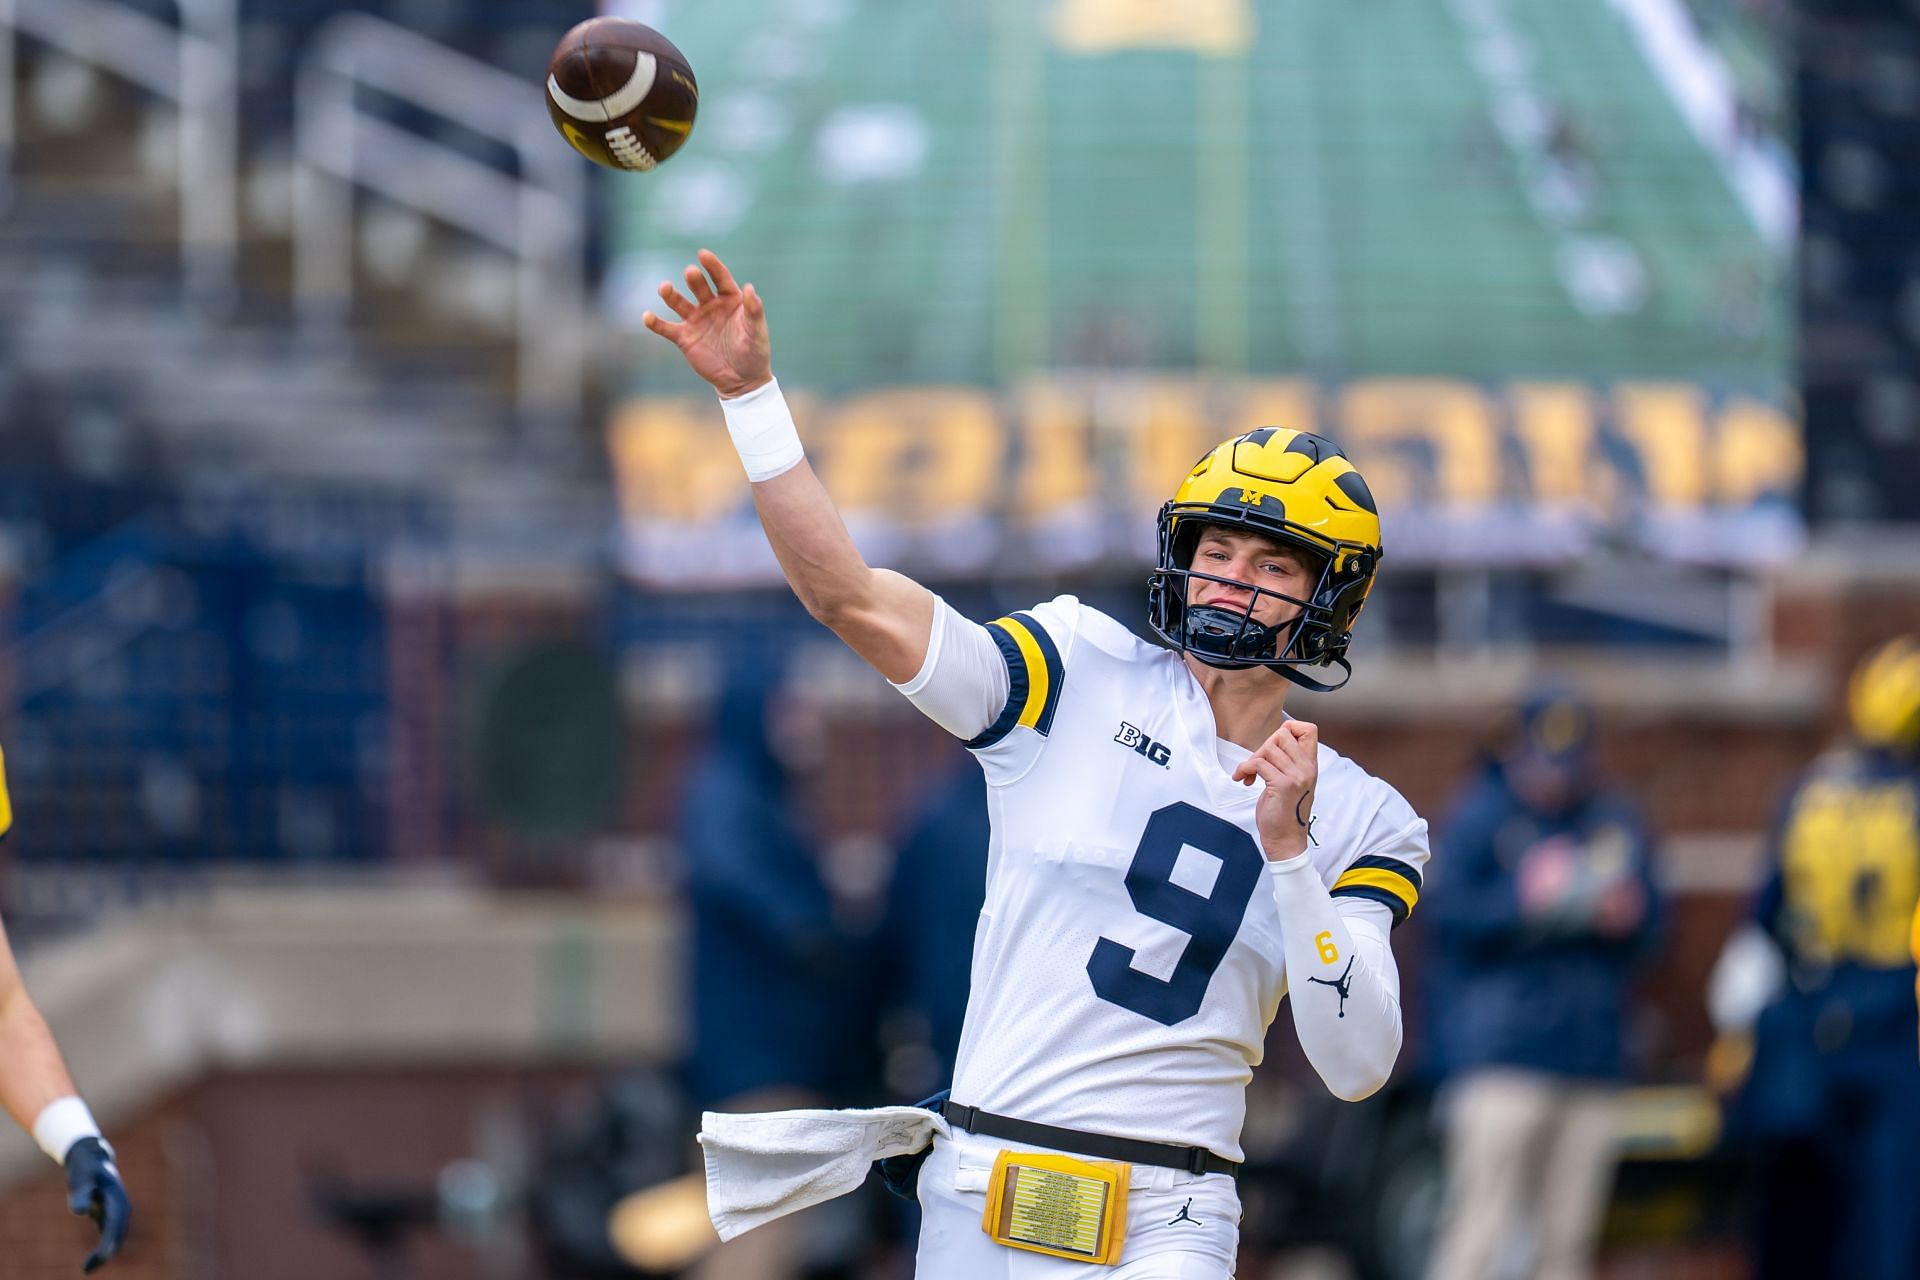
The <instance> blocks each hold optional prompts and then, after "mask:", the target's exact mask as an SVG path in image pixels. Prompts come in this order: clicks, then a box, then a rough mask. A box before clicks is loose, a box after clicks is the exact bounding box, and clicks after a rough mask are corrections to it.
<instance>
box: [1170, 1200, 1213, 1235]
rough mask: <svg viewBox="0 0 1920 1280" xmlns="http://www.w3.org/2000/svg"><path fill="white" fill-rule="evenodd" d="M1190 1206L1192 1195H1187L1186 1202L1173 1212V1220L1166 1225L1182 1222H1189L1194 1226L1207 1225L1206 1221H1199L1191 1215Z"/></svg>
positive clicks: (1191, 1204)
mask: <svg viewBox="0 0 1920 1280" xmlns="http://www.w3.org/2000/svg"><path fill="white" fill-rule="evenodd" d="M1192 1208H1193V1197H1192V1196H1188V1197H1187V1202H1186V1203H1185V1204H1183V1205H1181V1206H1180V1212H1179V1213H1176V1214H1174V1215H1173V1220H1172V1221H1171V1222H1169V1223H1167V1225H1168V1226H1170V1227H1173V1226H1178V1225H1179V1224H1181V1223H1182V1222H1191V1223H1192V1224H1193V1225H1194V1226H1196V1227H1204V1226H1206V1225H1207V1224H1206V1223H1204V1222H1202V1221H1200V1219H1198V1218H1196V1217H1194V1216H1193V1214H1192V1213H1191V1212H1190V1210H1192Z"/></svg>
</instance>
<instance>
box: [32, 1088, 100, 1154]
mask: <svg viewBox="0 0 1920 1280" xmlns="http://www.w3.org/2000/svg"><path fill="white" fill-rule="evenodd" d="M99 1136H100V1126H99V1125H97V1124H95V1123H94V1122H93V1112H91V1111H89V1110H87V1104H86V1103H84V1102H82V1101H80V1099H78V1098H76V1097H73V1096H72V1095H68V1096H67V1097H64V1098H57V1099H55V1100H54V1101H52V1102H49V1103H48V1104H47V1105H46V1106H44V1107H42V1108H41V1109H40V1116H39V1118H38V1119H37V1120H35V1121H34V1122H33V1140H34V1141H35V1142H37V1143H39V1144H40V1149H41V1150H42V1151H44V1152H46V1153H47V1154H48V1155H50V1156H52V1157H53V1161H54V1163H55V1164H65V1163H66V1160H67V1152H69V1151H71V1150H73V1144H74V1143H76V1142H79V1141H80V1140H81V1139H83V1138H97V1137H99Z"/></svg>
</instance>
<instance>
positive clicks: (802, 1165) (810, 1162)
mask: <svg viewBox="0 0 1920 1280" xmlns="http://www.w3.org/2000/svg"><path fill="white" fill-rule="evenodd" d="M935 1134H938V1135H940V1136H941V1137H943V1138H949V1137H952V1136H953V1131H952V1130H951V1128H949V1127H948V1125H947V1122H946V1119H945V1118H944V1117H942V1116H939V1115H936V1114H934V1113H933V1112H931V1111H929V1110H927V1109H926V1108H925V1107H874V1108H871V1109H870V1110H847V1111H760V1112H750V1113H747V1114H727V1113H722V1112H717V1111H709V1112H706V1113H705V1114H703V1115H702V1116H701V1117H700V1146H701V1148H702V1149H703V1150H704V1151H705V1153H706V1164H707V1216H708V1217H710V1218H712V1219H713V1228H714V1230H716V1231H718V1232H719V1233H720V1238H721V1239H722V1240H731V1239H733V1238H734V1237H735V1236H737V1235H739V1234H740V1233H742V1232H744V1231H750V1230H752V1229H753V1228H754V1227H757V1226H759V1225H760V1224H761V1223H763V1222H772V1221H773V1220H774V1219H775V1218H781V1217H785V1216H786V1215H787V1214H789V1213H794V1212H796V1211H798V1210H801V1209H805V1208H807V1207H808V1206H810V1205H816V1204H819V1203H820V1202H822V1201H823V1200H831V1199H833V1198H834V1197H835V1196H843V1195H845V1194H847V1192H849V1191H851V1190H853V1189H854V1188H855V1187H857V1186H859V1185H860V1184H861V1183H862V1182H864V1181H866V1177H867V1169H868V1166H870V1165H871V1164H872V1163H873V1162H874V1161H875V1160H884V1159H886V1158H888V1157H889V1156H903V1155H907V1154H909V1153H911V1152H915V1151H918V1150H920V1149H921V1148H923V1147H925V1146H926V1145H927V1144H928V1143H930V1142H932V1141H933V1138H934V1135H935Z"/></svg>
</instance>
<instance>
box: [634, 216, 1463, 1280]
mask: <svg viewBox="0 0 1920 1280" xmlns="http://www.w3.org/2000/svg"><path fill="white" fill-rule="evenodd" d="M685 287H686V292H685V293H682V292H681V291H680V290H679V289H677V288H675V287H674V286H673V285H672V284H662V285H661V286H660V296H661V298H662V300H663V301H664V303H665V305H666V307H667V309H669V310H671V311H672V312H673V314H674V316H675V317H677V321H676V320H669V319H666V318H664V317H662V316H659V315H655V314H653V313H651V312H649V313H648V314H647V315H646V317H645V318H644V323H645V324H646V326H647V328H648V329H650V330H651V331H652V332H654V333H655V334H658V335H659V336H661V337H663V338H666V339H667V340H669V341H671V342H673V343H674V345H675V346H676V347H678V348H679V350H680V353H681V355H682V356H683V357H684V358H685V359H686V361H687V363H688V364H689V365H690V366H691V367H692V368H693V369H694V371H695V372H697V373H698V374H699V375H700V376H701V377H702V378H704V379H706V381H707V382H708V383H710V384H711V385H712V386H713V387H714V389H715V390H716V391H717V392H718V393H719V395H720V397H721V402H722V405H721V407H722V410H723V412H724V414H725V417H726V422H727V428H728V431H729V434H730V435H731V437H732V439H733V442H734V445H735V447H736V449H737V450H738V452H739V454H740V457H741V460H742V462H743V463H744V464H745V467H746V470H747V475H748V478H749V479H750V480H751V481H752V482H753V498H754V504H755V506H756V508H757V510H758V512H759V516H760V520H761V524H762V525H763V527H764V528H765V530H766V535H767V539H768V541H769V542H770V543H771V544H772V547H773V550H774V553H775V555H776V556H777V557H778V559H779V562H780V565H781V568H782V570H783V571H784V572H785V574H786V577H787V581H788V582H789V583H790V584H791V585H792V587H793V590H794V592H795V593H796V594H797V595H798V596H799V598H800V600H801V602H802V603H803V604H805V605H806V607H807V610H808V612H810V613H811V614H812V615H813V616H814V617H815V618H817V619H819V620H820V621H821V622H822V623H824V624H825V625H826V626H827V627H829V628H830V629H831V630H832V631H833V632H834V633H835V634H836V635H838V636H839V637H840V638H841V639H842V640H843V641H845V642H846V643H847V644H848V645H849V646H850V647H851V648H852V649H853V650H854V651H855V652H856V653H858V654H859V655H860V656H861V657H862V658H864V659H866V661H867V662H869V663H870V664H872V665H873V666H874V667H875V668H876V669H877V670H878V671H879V672H880V673H881V674H882V675H883V676H885V677H886V678H887V679H888V680H889V681H891V682H892V683H893V684H894V685H895V686H896V687H897V688H899V690H900V691H901V692H902V693H903V694H904V695H905V696H906V697H907V698H908V699H910V700H911V701H912V702H913V704H914V705H915V706H916V707H918V708H919V709H920V710H921V711H922V712H924V713H925V714H926V715H927V716H929V717H930V718H931V719H933V720H934V721H935V722H936V723H938V724H939V725H940V726H941V727H943V728H944V729H946V730H947V731H948V732H950V733H952V734H954V735H955V736H956V737H958V738H960V739H962V740H963V741H964V742H965V743H966V745H967V747H968V748H969V749H970V750H971V751H972V752H973V754H974V756H975V757H976V758H977V759H978V760H979V762H980V765H981V768H982V769H983V770H984V771H985V773H986V777H987V782H988V784H989V785H988V788H987V790H988V806H989V811H990V817H991V821H992V838H991V842H990V845H989V851H988V870H987V890H986V900H985V905H984V908H983V909H982V911H981V914H980V919H979V922H978V925H977V928H976V932H975V936H974V951H973V965H972V973H971V989H970V995H969V1000H968V1005H967V1014H966V1021H965V1025H964V1029H963V1032H962V1036H961V1042H960V1049H959V1054H958V1059H957V1062H956V1065H955V1072H954V1081H953V1088H952V1091H951V1096H950V1097H949V1098H948V1100H947V1101H946V1102H945V1103H944V1104H943V1112H944V1115H945V1117H946V1120H947V1121H948V1123H949V1125H950V1132H951V1135H952V1136H951V1138H950V1139H949V1138H948V1137H946V1136H944V1133H943V1135H942V1136H941V1137H940V1138H939V1139H938V1140H937V1141H936V1142H935V1143H934V1145H933V1149H932V1152H931V1154H930V1156H929V1157H928V1158H927V1160H926V1163H925V1164H924V1165H923V1166H922V1168H921V1169H920V1174H919V1186H918V1194H919V1198H920V1201H921V1204H922V1206H923V1218H922V1226H921V1234H920V1243H919V1254H918V1262H917V1267H918V1274H919V1275H920V1276H921V1277H923V1278H925V1277H954V1278H955V1280H959V1278H961V1277H965V1278H967V1280H978V1278H980V1277H996V1278H997V1277H1006V1278H1007V1280H1028V1278H1029V1277H1053V1276H1061V1277H1064V1276H1071V1275H1078V1274H1087V1273H1086V1271H1085V1267H1086V1265H1087V1264H1088V1263H1105V1264H1109V1265H1111V1266H1113V1267H1114V1270H1113V1271H1112V1272H1110V1273H1109V1274H1112V1275H1114V1276H1116V1277H1118V1278H1119V1280H1162V1278H1166V1280H1199V1278H1201V1277H1209V1278H1211V1277H1226V1276H1229V1275H1231V1274H1232V1272H1233V1267H1234V1258H1235V1253H1236V1249H1237V1243H1238V1235H1239V1216H1240V1202H1239V1197H1238V1194H1237V1192H1236V1188H1235V1181H1234V1179H1235V1176H1236V1174H1237V1172H1238V1168H1239V1161H1240V1159H1241V1155H1242V1153H1241V1148H1240V1131H1241V1124H1242V1121H1243V1119H1244V1117H1245V1110H1246V1103H1245V1090H1246V1084H1247V1082H1248V1081H1249V1080H1250V1079H1251V1077H1252V1070H1253V1068H1254V1066H1255V1065H1257V1064H1258V1063H1259V1061H1260V1057H1261V1050H1262V1043H1263V1040H1264V1037H1265V1034H1266V1030H1267V1026H1268V1024H1269V1023H1270V1022H1271V1021H1272V1020H1273V1018H1274V1017H1275V1015H1276V1014H1277V1013H1278V1011H1279V1007H1280V1002H1281V999H1282V997H1283V996H1285V995H1287V994H1288V993H1289V991H1290V992H1291V994H1292V999H1291V1001H1290V1002H1289V1003H1290V1005H1291V1008H1292V1016H1293V1023H1294V1027H1295V1030H1296V1032H1297V1034H1298V1036H1299V1039H1300V1043H1301V1046H1302V1047H1303V1049H1304V1050H1305V1052H1306V1056H1307V1058H1308V1060H1309V1061H1310V1062H1311V1063H1312V1064H1313V1066H1314V1068H1315V1070H1316V1071H1317V1072H1318V1073H1319V1075H1320V1077H1321V1079H1322V1080H1324V1081H1325V1082H1326V1085H1327V1087H1328V1088H1329V1089H1330V1090H1331V1091H1332V1092H1333V1093H1334V1094H1336V1095H1338V1096H1339V1097H1341V1098H1346V1099H1359V1098H1364V1097H1366V1096H1368V1095H1369V1094H1371V1093H1372V1092H1374V1091H1375V1090H1376V1089H1378V1088H1379V1087H1380V1086H1381V1084H1382V1083H1383V1082H1384V1081H1385V1080H1386V1078H1387V1075H1388V1073H1389V1072H1390V1071H1391V1070H1392V1067H1393V1064H1394V1060H1395V1058H1396V1056H1397V1055H1398V1053H1399V1049H1400V1039H1401V1026H1400V1006H1399V975H1398V971H1397V970H1396V968H1395V966H1394V961H1393V954H1392V952H1391V950H1390V949H1389V946H1388V931H1389V930H1390V929H1391V927H1392V926H1393V924H1395V923H1397V922H1398V921H1400V920H1402V919H1404V918H1405V917H1406V915H1407V913H1408V911H1409V910H1410V909H1411V908H1412V907H1413V905H1414V902H1415V900H1416V899H1417V897H1418V895H1419V891H1420V884H1421V868H1422V866H1423V865H1424V863H1425V862H1426V858H1427V828H1426V823H1425V822H1424V821H1422V820H1421V819H1420V818H1419V816H1418V815H1416V814H1415V813H1414V812H1413V810H1412V808H1411V807H1409V806H1408V804H1407V803H1406V802H1405V801H1404V800H1403V799H1402V798H1401V797H1400V796H1399V794H1398V793H1397V792H1395V791H1394V790H1393V788H1391V787H1389V786H1387V785H1386V784H1385V783H1383V782H1381V781H1379V780H1377V779H1375V778H1372V777H1370V776H1369V775H1368V774H1366V773H1365V772H1364V771H1362V770H1361V769H1360V768H1359V767H1358V766H1356V765H1354V764H1353V763H1352V762H1350V761H1348V760H1346V759H1344V758H1343V757H1341V756H1340V755H1338V754H1337V753H1335V752H1334V751H1332V750H1330V749H1329V748H1327V747H1325V746H1323V745H1321V743H1320V741H1319V735H1318V731H1317V730H1316V728H1315V727H1314V726H1313V725H1311V724H1308V723H1305V722H1304V721H1300V720H1295V719H1291V718H1289V717H1288V716H1287V714H1286V699H1287V693H1288V690H1289V689H1291V688H1292V687H1294V686H1295V685H1301V686H1305V687H1309V688H1315V689H1325V688H1328V687H1330V686H1329V685H1328V684H1326V683H1323V682H1322V680H1321V679H1320V678H1319V677H1316V676H1315V675H1314V674H1312V673H1313V672H1315V671H1319V672H1322V673H1326V672H1328V671H1329V669H1330V668H1339V669H1340V670H1342V671H1344V670H1346V669H1347V666H1346V659H1345V653H1346V649H1347V645H1348V642H1349V640H1350V639H1351V635H1352V627H1353V623H1354V619H1355V618H1356V616H1357V615H1358V614H1359V612H1360V610H1361V607H1362V606H1363V605H1364V603H1365V601H1366V597H1367V593H1368V591H1369V589H1370V588H1371V586H1372V583H1373V576H1374V572H1375V569H1376V566H1377V564H1378V562H1379V558H1380V523H1379V518H1378V515H1377V514H1376V512H1375V508H1374V502H1373V498H1372V495H1371V494H1370V493H1369V492H1368V491H1367V487H1366V485H1365V483H1364V482H1363V481H1362V480H1361V478H1360V476H1359V474H1358V473H1357V472H1356V471H1355V470H1354V468H1353V466H1352V465H1351V464H1350V463H1349V462H1348V461H1347V459H1346V458H1345V456H1344V455H1342V454H1341V453H1340V452H1339V450H1338V449H1336V448H1335V447H1334V446H1333V445H1332V444H1331V442H1329V441H1327V440H1324V439H1322V438H1320V437H1318V436H1315V435H1311V434H1308V433H1305V432H1298V431H1291V430H1285V429H1280V428H1261V429H1260V430H1257V431H1252V432H1249V433H1247V434H1245V435H1242V436H1239V437H1236V438H1234V439H1232V440H1228V441H1226V442H1225V443H1223V444H1221V445H1220V446H1219V447H1217V448H1216V449H1214V450H1213V451H1212V452H1210V453H1209V454H1207V456H1206V457H1204V458H1202V459H1201V460H1200V462H1199V464H1198V465H1197V466H1195V467H1194V469H1193V470H1192V472H1191V473H1190V474H1189V475H1187V476H1186V477H1185V478H1184V479H1183V480H1181V481H1180V482H1179V484H1178V488H1177V490H1176V492H1175V493H1174V495H1173V498H1172V500H1171V501H1169V502H1168V503H1167V504H1166V505H1165V506H1164V507H1163V508H1162V510H1161V513H1160V517H1159V562H1158V566H1157V568H1156V569H1155V570H1154V572H1153V573H1152V574H1151V576H1150V578H1149V585H1148V600H1147V623H1148V626H1149V627H1150V629H1151V630H1152V631H1153V633H1154V634H1155V635H1156V636H1158V637H1159V639H1160V640H1161V641H1162V642H1163V644H1161V645H1155V644H1149V643H1146V642H1145V641H1143V640H1141V639H1139V638H1138V637H1136V636H1135V635H1134V634H1133V632H1131V631H1130V630H1129V629H1128V628H1126V627H1125V626H1123V625H1121V624H1120V623H1119V622H1117V621H1115V620H1114V619H1112V618H1110V617H1107V616H1106V615H1104V614H1102V613H1100V612H1098V611H1096V610H1094V609H1091V608H1089V607H1087V606H1085V605H1083V604H1081V603H1080V602H1079V601H1077V600H1076V599H1074V598H1073V597H1071V596H1061V597H1058V598H1056V599H1054V600H1050V601H1046V602H1044V603H1041V604H1037V605H1035V606H1034V607H1033V608H1031V609H1028V610H1024V611H1021V612H1018V613H1014V614H1012V615H1011V616H1009V617H1005V618H1000V619H998V620H996V621H993V622H990V623H987V624H985V625H982V624H980V623H978V622H974V621H970V620H968V619H966V618H964V617H961V616H960V615H959V614H958V613H956V612H955V611H954V610H953V609H952V608H950V607H949V606H948V605H947V604H946V603H945V602H944V601H942V600H941V599H940V598H939V597H937V596H935V595H934V594H933V593H932V592H930V591H928V590H927V589H926V588H925V587H922V586H920V585H919V584H918V583H915V582H913V581H911V580H909V579H907V578H905V577H903V576H901V575H900V574H898V573H894V572H891V571H889V570H885V569H876V568H872V567H870V566H869V565H868V564H867V563H866V562H865V561H864V560H863V559H862V558H861V556H860V553H859V551H858V550H856V549H855V547H854V544H853V542H852V540H851V538H850V537H849V536H848V533H847V530H846V527H845V525H844V524H843V523H842V521H841V518H840V515H839V513H838V511H837V510H836V509H835V507H834V505H833V502H832V500H831V499H830V498H829V497H828V495H827V492H826V490H825V488H824V487H823V486H822V485H821V483H820V481H819V480H818V479H817V478H816V477H815V475H814V473H813V471H812V469H811V467H809V466H808V464H807V462H806V460H805V457H804V456H803V452H802V449H801V446H800V441H799V437H798V434H797V432H796V430H795V428H794V425H793V419H792V417H791V415H790V414H789V413H788V411H787V408H786V405H785V402H784V401H783V400H782V398H781V393H780V389H779V385H778V384H777V383H776V382H775V381H774V379H773V376H772V371H771V361H770V355H769V338H768V330H767V324H766V311H765V307H764V304H763V303H762V301H761V299H760V297H759V295H758V294H757V292H756V291H755V290H754V288H753V286H752V285H746V286H745V287H742V286H740V285H738V284H736V283H735V281H734V278H733V276H732V274H731V273H730V272H729V271H728V270H727V268H726V266H725V264H723V263H722V262H721V261H720V259H719V258H718V257H716V256H714V255H713V254H711V253H709V252H706V251H704V250H703V251H702V252H701V254H700V263H699V265H698V266H689V267H688V268H687V271H686V285H685Z"/></svg>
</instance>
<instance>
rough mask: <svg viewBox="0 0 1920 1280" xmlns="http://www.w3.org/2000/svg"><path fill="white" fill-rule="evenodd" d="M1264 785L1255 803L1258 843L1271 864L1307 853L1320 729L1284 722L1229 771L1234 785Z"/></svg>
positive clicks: (1318, 779) (1318, 759)
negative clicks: (1257, 748)
mask: <svg viewBox="0 0 1920 1280" xmlns="http://www.w3.org/2000/svg"><path fill="white" fill-rule="evenodd" d="M1255 779H1258V780H1259V781H1261V782H1262V783H1264V784H1265V787H1264V789H1263V790H1262V791H1261V792H1260V799H1259V800H1258V801H1257V802H1256V803H1255V805H1254V810H1253V816H1254V825H1255V826H1256V827H1258V828H1259V831H1260V844H1261V847H1262V848H1263V849H1265V850H1266V854H1267V857H1269V858H1271V859H1272V860H1273V861H1275V862H1284V861H1285V860H1286V859H1288V858H1297V857H1299V856H1300V855H1301V854H1303V853H1305V852H1306V851H1307V845H1308V832H1309V830H1310V829H1311V827H1312V824H1313V789H1314V787H1316V786H1318V785H1319V782H1320V728H1319V726H1318V725H1312V724H1308V723H1307V722H1306V721H1305V720H1287V721H1283V722H1282V723H1281V725H1280V727H1279V728H1278V729H1277V730H1275V731H1274V734H1273V736H1272V737H1271V738H1268V739H1267V740H1266V741H1265V742H1263V743H1261V744H1260V749H1259V750H1257V751H1255V752H1254V753H1253V754H1252V755H1250V756H1248V757H1247V758H1246V759H1245V760H1242V761H1241V762H1240V763H1239V765H1238V766H1236V767H1235V768H1234V771H1233V780H1234V781H1235V782H1238V783H1240V784H1241V785H1243V786H1249V787H1250V786H1252V785H1253V783H1254V780H1255Z"/></svg>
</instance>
